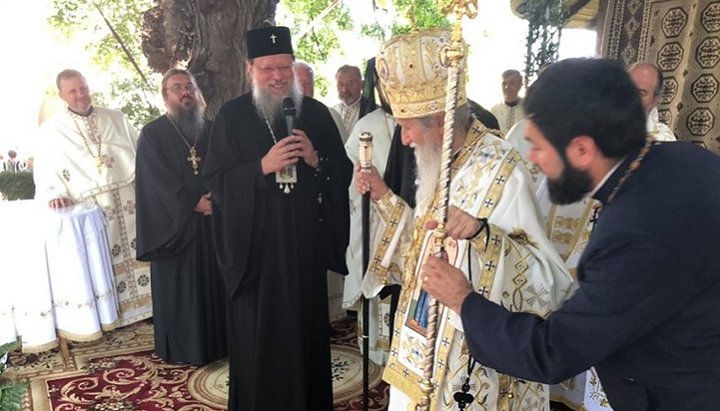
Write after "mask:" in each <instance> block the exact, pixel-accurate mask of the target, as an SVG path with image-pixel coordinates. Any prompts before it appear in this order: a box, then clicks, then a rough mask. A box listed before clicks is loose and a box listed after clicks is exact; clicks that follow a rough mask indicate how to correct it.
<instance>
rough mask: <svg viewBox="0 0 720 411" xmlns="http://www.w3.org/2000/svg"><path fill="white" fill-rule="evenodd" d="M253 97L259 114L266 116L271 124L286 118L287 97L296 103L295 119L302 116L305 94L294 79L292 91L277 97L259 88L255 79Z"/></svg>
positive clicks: (266, 89)
mask: <svg viewBox="0 0 720 411" xmlns="http://www.w3.org/2000/svg"><path fill="white" fill-rule="evenodd" d="M252 96H253V103H255V107H256V109H257V111H258V114H260V116H264V117H265V118H266V119H267V121H268V122H269V123H270V124H274V123H275V122H276V121H279V120H281V119H284V118H285V115H284V114H283V110H282V109H283V107H282V102H283V100H284V99H285V98H286V97H292V99H293V101H294V102H295V117H299V116H300V110H301V108H302V98H303V94H302V92H301V91H300V89H299V88H298V87H297V83H295V80H294V79H293V80H291V85H290V91H289V92H288V93H287V95H284V96H276V95H274V94H272V93H270V91H269V90H268V88H267V87H260V86H258V84H257V83H256V82H255V80H254V79H253V83H252Z"/></svg>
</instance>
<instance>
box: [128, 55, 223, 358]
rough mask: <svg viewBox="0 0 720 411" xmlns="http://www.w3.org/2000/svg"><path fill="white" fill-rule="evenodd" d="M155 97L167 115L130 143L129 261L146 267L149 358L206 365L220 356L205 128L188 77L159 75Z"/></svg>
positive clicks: (219, 292)
mask: <svg viewBox="0 0 720 411" xmlns="http://www.w3.org/2000/svg"><path fill="white" fill-rule="evenodd" d="M162 95H163V98H164V100H165V105H166V107H167V114H166V115H163V116H161V117H159V118H157V119H156V120H154V121H152V122H150V123H149V124H147V125H146V126H145V127H144V128H143V130H142V132H141V133H140V139H139V140H138V152H137V160H136V170H135V173H136V180H135V183H136V185H135V193H136V201H137V259H138V260H141V261H150V269H151V272H152V298H153V316H154V321H153V324H154V327H155V352H156V353H157V355H158V356H159V357H160V358H162V359H163V360H165V361H168V362H174V363H187V364H206V363H209V362H212V361H215V360H218V359H220V358H223V357H225V356H226V355H227V333H226V328H227V325H226V299H225V292H224V291H225V287H224V284H223V283H222V278H221V276H220V273H219V270H218V266H217V262H216V258H215V251H214V247H213V239H212V236H211V222H210V215H211V214H212V207H211V197H210V193H208V190H207V189H206V188H205V187H203V184H202V181H201V175H200V172H201V168H202V167H201V165H202V159H203V157H204V156H205V152H206V150H207V142H208V140H207V137H208V134H209V130H210V122H208V121H206V120H205V119H204V118H203V115H204V107H205V101H204V100H203V97H202V95H201V94H200V91H199V90H198V88H197V84H196V83H195V79H194V78H193V77H192V75H190V73H188V72H186V71H184V70H178V69H171V70H169V71H168V72H167V73H165V76H164V77H163V80H162Z"/></svg>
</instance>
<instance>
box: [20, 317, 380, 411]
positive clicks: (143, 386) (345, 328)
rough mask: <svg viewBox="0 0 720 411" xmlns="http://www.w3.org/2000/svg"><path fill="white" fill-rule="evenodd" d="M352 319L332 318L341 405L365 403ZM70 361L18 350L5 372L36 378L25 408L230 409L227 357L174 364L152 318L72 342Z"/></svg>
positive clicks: (345, 409) (374, 382)
mask: <svg viewBox="0 0 720 411" xmlns="http://www.w3.org/2000/svg"><path fill="white" fill-rule="evenodd" d="M356 341H357V339H356V337H355V324H354V321H353V320H342V321H337V322H335V323H333V337H332V344H333V346H332V361H333V389H334V395H335V410H338V411H354V410H361V409H362V406H363V404H362V360H361V357H360V355H359V352H358V350H357V344H356ZM70 354H71V356H70V358H69V360H68V362H67V363H63V360H62V358H61V356H60V354H59V353H58V352H57V350H53V351H48V352H45V353H40V354H21V353H14V354H13V355H12V356H11V359H10V364H11V365H12V368H11V369H10V370H8V371H7V372H6V375H7V376H8V377H10V378H13V379H18V380H29V381H30V382H31V390H30V392H29V393H28V395H27V396H26V400H25V404H24V406H23V410H35V411H45V410H48V411H49V410H53V411H54V410H62V411H76V410H77V411H79V410H92V411H100V410H119V411H135V410H147V411H155V410H207V411H214V410H223V409H225V406H224V403H225V401H226V398H227V363H226V362H225V361H219V362H216V363H213V364H209V365H206V366H204V367H194V366H182V365H173V364H167V363H165V362H164V361H162V360H160V359H159V358H158V357H156V356H155V354H154V352H153V350H152V325H151V324H149V323H140V324H135V325H133V326H129V327H125V328H123V329H121V330H116V331H113V332H110V333H107V334H106V335H105V336H104V338H103V339H102V340H101V341H100V342H94V343H76V344H72V345H71V352H70ZM380 374H381V370H380V368H379V367H375V366H373V367H371V369H370V382H371V384H370V386H371V390H370V405H369V408H370V410H373V411H380V410H386V409H387V401H388V386H387V385H386V384H385V383H383V382H382V381H381V380H380Z"/></svg>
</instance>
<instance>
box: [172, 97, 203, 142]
mask: <svg viewBox="0 0 720 411" xmlns="http://www.w3.org/2000/svg"><path fill="white" fill-rule="evenodd" d="M167 115H168V117H170V119H171V120H172V121H173V123H175V125H176V126H177V127H178V128H179V129H180V132H182V133H183V135H184V136H186V137H187V138H195V137H196V136H198V135H200V133H202V131H203V130H204V129H205V120H204V119H203V110H202V109H201V108H200V106H199V105H198V104H194V105H192V106H191V107H188V108H186V107H185V106H183V105H182V104H178V105H177V106H176V107H172V109H170V110H168V113H167Z"/></svg>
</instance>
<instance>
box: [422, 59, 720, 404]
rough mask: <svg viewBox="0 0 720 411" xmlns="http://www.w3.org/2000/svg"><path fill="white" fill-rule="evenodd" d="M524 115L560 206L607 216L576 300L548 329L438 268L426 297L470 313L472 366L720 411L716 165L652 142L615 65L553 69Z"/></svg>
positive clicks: (582, 266) (622, 397) (703, 155)
mask: <svg viewBox="0 0 720 411" xmlns="http://www.w3.org/2000/svg"><path fill="white" fill-rule="evenodd" d="M580 102H582V104H579V103H580ZM525 107H526V112H527V113H528V118H529V121H528V125H527V128H526V131H525V133H526V136H527V137H526V138H527V139H528V140H529V141H530V144H531V149H530V160H532V161H533V162H534V163H536V164H537V165H538V166H539V167H540V169H541V170H542V171H543V172H544V173H545V174H546V175H547V176H548V181H549V187H550V195H551V198H552V200H553V201H554V202H557V203H571V202H574V201H577V200H579V199H580V198H582V197H583V196H584V195H591V196H592V197H593V198H595V199H597V200H599V201H600V202H601V203H602V204H603V209H602V212H601V214H600V217H599V219H598V221H597V222H596V225H595V228H594V231H593V233H592V237H591V238H590V241H589V242H588V245H587V247H586V248H585V251H584V253H583V255H582V258H581V260H580V263H579V266H578V271H577V274H578V278H579V288H578V289H577V291H576V292H575V295H574V296H573V297H572V298H571V299H569V300H568V301H566V302H565V304H564V305H563V307H562V308H561V309H560V310H558V311H556V312H555V313H553V314H552V315H551V316H550V317H548V318H547V319H543V318H540V317H538V316H536V315H533V314H527V313H511V312H509V311H507V310H506V309H505V308H503V307H501V306H498V305H496V304H493V303H491V302H489V301H487V300H486V299H485V298H483V297H482V295H480V294H479V293H476V292H473V290H472V289H471V288H470V287H469V286H468V284H467V281H466V280H465V278H464V277H463V276H462V274H461V273H459V272H458V271H457V270H456V269H454V268H452V267H450V266H449V265H448V264H446V263H444V262H442V261H440V260H438V259H435V258H431V259H430V261H429V262H428V263H427V264H426V265H425V266H424V267H423V275H424V276H426V277H425V278H426V280H425V282H424V288H425V289H426V290H427V291H429V292H430V293H431V294H432V295H434V296H435V297H436V298H437V299H438V300H439V301H440V302H441V303H443V304H445V305H447V306H448V307H450V308H451V309H452V310H454V311H455V312H457V313H458V314H460V315H461V318H462V322H463V326H464V328H465V333H466V335H467V339H468V343H469V348H470V352H471V354H472V355H473V357H475V358H476V359H477V361H479V362H481V363H483V364H486V365H488V366H491V367H493V368H496V369H498V370H499V371H501V372H504V373H508V374H511V375H515V376H518V377H520V378H527V379H531V380H536V381H544V382H548V383H557V382H560V381H562V380H564V379H566V378H568V377H571V376H573V375H575V374H577V373H578V372H581V371H583V370H585V369H587V368H589V367H590V366H595V368H596V370H597V371H598V374H599V376H600V379H601V382H602V384H603V387H604V389H605V392H606V394H607V396H608V399H609V401H610V405H611V406H612V407H613V408H614V409H615V411H623V410H632V411H638V410H658V411H671V410H673V411H675V410H694V411H697V410H716V409H717V398H716V394H715V390H716V387H717V386H718V385H719V384H720V305H719V304H718V301H717V296H718V294H719V293H720V275H718V274H720V260H719V259H718V258H717V249H718V242H717V240H716V238H715V235H716V233H717V232H718V231H719V230H720V213H718V210H719V209H720V195H718V193H717V191H716V190H712V189H709V188H712V187H717V186H718V185H720V159H719V158H718V157H717V156H716V155H714V154H713V153H710V152H708V151H707V150H703V149H701V148H698V147H696V146H694V145H692V144H685V143H674V144H651V143H646V141H645V135H646V131H645V117H644V115H643V108H642V105H641V103H640V97H639V95H638V92H637V90H636V87H635V85H634V84H633V82H632V81H631V79H630V77H629V76H628V74H627V73H626V72H625V70H624V69H623V67H622V66H620V65H619V64H618V63H617V62H614V61H611V60H604V59H600V60H592V59H569V60H565V61H561V62H558V63H556V64H553V65H552V66H550V67H548V69H547V70H546V71H545V72H544V73H543V74H542V75H541V76H540V77H539V78H538V80H537V81H536V82H535V83H534V84H533V86H532V87H531V88H530V90H529V92H528V95H527V98H526V102H525ZM479 342H482V343H479Z"/></svg>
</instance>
